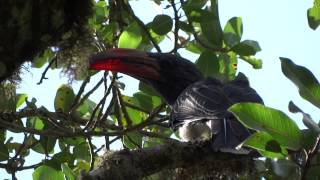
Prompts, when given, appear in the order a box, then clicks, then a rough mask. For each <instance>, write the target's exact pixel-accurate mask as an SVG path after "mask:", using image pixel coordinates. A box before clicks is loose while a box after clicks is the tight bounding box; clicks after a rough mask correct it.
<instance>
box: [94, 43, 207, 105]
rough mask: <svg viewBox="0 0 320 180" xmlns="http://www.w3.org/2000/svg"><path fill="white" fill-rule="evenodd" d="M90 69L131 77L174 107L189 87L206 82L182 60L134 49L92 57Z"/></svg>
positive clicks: (165, 54)
mask: <svg viewBox="0 0 320 180" xmlns="http://www.w3.org/2000/svg"><path fill="white" fill-rule="evenodd" d="M90 69H95V70H109V71H114V72H121V73H124V74H127V75H129V76H132V77H134V78H136V79H138V80H141V81H143V82H145V83H147V84H149V85H151V86H152V87H153V88H154V89H155V90H156V91H157V92H158V93H159V94H160V95H161V96H162V97H163V98H164V99H165V100H166V101H167V102H168V103H169V104H171V105H172V104H173V103H174V102H175V101H176V99H177V97H178V96H179V95H180V93H182V91H183V90H184V89H185V88H186V87H188V86H189V85H190V84H192V83H194V82H196V81H198V80H201V79H203V75H202V74H201V72H200V71H199V70H198V69H197V67H196V66H195V65H194V64H193V63H192V62H190V61H188V60H186V59H184V58H182V57H178V56H175V55H172V54H169V53H149V52H144V51H139V50H134V49H111V50H108V51H106V52H102V53H99V54H96V55H93V56H92V57H91V59H90Z"/></svg>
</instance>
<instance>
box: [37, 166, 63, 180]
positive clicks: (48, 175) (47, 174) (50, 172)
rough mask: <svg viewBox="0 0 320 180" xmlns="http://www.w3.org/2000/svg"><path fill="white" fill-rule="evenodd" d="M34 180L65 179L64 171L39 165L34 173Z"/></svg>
mask: <svg viewBox="0 0 320 180" xmlns="http://www.w3.org/2000/svg"><path fill="white" fill-rule="evenodd" d="M32 178H33V180H64V176H63V173H62V172H61V171H57V170H55V169H53V168H51V167H49V166H39V167H37V169H35V171H34V172H33V173H32Z"/></svg>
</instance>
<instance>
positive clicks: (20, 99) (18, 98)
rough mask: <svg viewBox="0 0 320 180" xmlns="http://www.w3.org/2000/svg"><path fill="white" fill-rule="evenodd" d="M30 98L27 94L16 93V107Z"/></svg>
mask: <svg viewBox="0 0 320 180" xmlns="http://www.w3.org/2000/svg"><path fill="white" fill-rule="evenodd" d="M26 98H28V95H27V94H17V95H16V109H18V108H19V107H20V106H21V105H22V104H23V103H24V102H25V100H26Z"/></svg>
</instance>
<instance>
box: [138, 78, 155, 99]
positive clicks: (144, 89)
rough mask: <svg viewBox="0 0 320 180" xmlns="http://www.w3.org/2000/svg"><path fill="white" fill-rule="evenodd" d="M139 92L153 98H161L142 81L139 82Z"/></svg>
mask: <svg viewBox="0 0 320 180" xmlns="http://www.w3.org/2000/svg"><path fill="white" fill-rule="evenodd" d="M139 90H140V91H142V92H144V93H146V94H149V95H151V96H160V95H159V93H158V92H156V91H155V90H154V89H153V88H152V87H151V86H149V85H148V84H146V83H144V82H142V81H140V82H139Z"/></svg>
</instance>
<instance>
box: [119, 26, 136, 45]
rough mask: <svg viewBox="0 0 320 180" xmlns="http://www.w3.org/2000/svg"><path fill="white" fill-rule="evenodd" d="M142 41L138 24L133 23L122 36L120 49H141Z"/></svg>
mask: <svg viewBox="0 0 320 180" xmlns="http://www.w3.org/2000/svg"><path fill="white" fill-rule="evenodd" d="M141 41H142V35H141V31H140V27H139V26H138V24H137V23H131V24H130V25H129V26H128V27H127V28H126V29H125V30H124V31H123V32H122V33H121V35H120V37H119V42H118V48H131V49H135V48H137V47H139V45H140V43H141Z"/></svg>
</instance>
